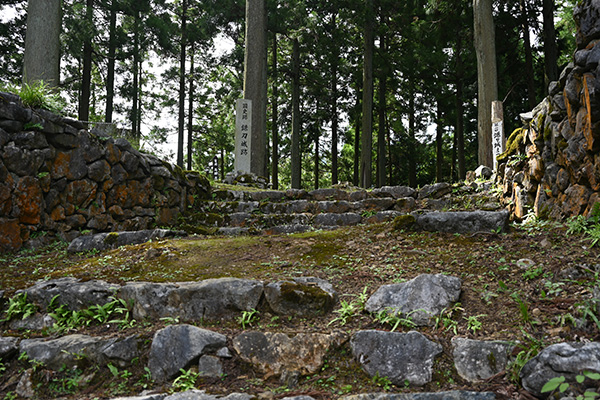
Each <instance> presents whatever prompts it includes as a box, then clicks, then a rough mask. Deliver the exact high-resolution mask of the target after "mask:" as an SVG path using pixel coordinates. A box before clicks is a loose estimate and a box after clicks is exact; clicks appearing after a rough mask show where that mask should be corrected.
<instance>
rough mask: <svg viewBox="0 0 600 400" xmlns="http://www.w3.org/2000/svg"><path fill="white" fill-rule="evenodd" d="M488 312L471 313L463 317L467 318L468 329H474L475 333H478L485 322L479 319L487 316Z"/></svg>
mask: <svg viewBox="0 0 600 400" xmlns="http://www.w3.org/2000/svg"><path fill="white" fill-rule="evenodd" d="M486 316H487V314H479V315H470V316H468V317H463V318H464V319H465V320H467V329H468V330H470V331H473V333H477V331H478V330H480V329H481V328H483V323H482V322H481V321H480V320H479V318H481V317H486Z"/></svg>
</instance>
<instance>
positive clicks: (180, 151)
mask: <svg viewBox="0 0 600 400" xmlns="http://www.w3.org/2000/svg"><path fill="white" fill-rule="evenodd" d="M186 20H187V0H183V1H182V3H181V42H180V43H181V44H180V49H179V51H180V52H179V120H178V122H179V125H178V130H177V133H178V135H177V165H178V166H180V167H181V168H183V139H184V126H185V50H186V46H187V35H186V23H187V21H186Z"/></svg>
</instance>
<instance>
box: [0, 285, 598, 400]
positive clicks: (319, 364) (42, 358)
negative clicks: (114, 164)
mask: <svg viewBox="0 0 600 400" xmlns="http://www.w3.org/2000/svg"><path fill="white" fill-rule="evenodd" d="M113 286H114V285H109V284H104V283H103V282H101V281H95V282H81V281H79V280H76V279H73V278H63V279H59V280H54V281H45V282H40V283H38V284H36V285H35V286H34V287H31V288H28V289H26V290H25V291H26V293H28V295H29V296H28V299H31V300H32V301H35V303H36V304H37V305H38V306H40V307H43V308H46V307H48V304H49V303H50V300H51V299H54V301H57V302H58V303H59V304H62V305H64V306H66V307H68V308H69V309H72V310H75V309H82V308H83V307H85V306H86V305H89V304H93V303H98V302H100V303H102V302H103V301H104V302H106V301H109V300H110V297H107V295H108V293H115V290H117V296H119V298H121V299H123V300H125V301H127V302H128V303H129V302H131V304H132V305H131V313H132V316H133V317H135V318H136V319H138V320H145V321H157V320H158V319H165V318H177V319H179V318H181V319H183V320H189V321H198V320H202V321H203V320H205V319H208V320H218V319H220V318H222V317H226V318H227V319H234V318H236V316H239V315H240V312H242V311H243V310H245V311H250V310H255V309H257V308H260V306H259V303H260V302H261V299H263V298H264V299H265V300H264V301H265V302H267V303H268V304H269V310H270V312H272V313H274V314H275V315H281V316H290V315H293V316H298V317H302V318H327V319H328V318H330V317H329V315H328V313H329V312H330V311H331V310H332V309H333V308H334V307H335V304H336V301H337V298H338V297H337V293H335V291H334V290H333V287H332V285H331V284H330V283H328V282H326V281H324V280H321V279H319V278H314V277H302V278H294V279H290V280H286V281H280V282H273V283H268V284H267V283H263V282H260V281H250V280H241V279H231V278H224V279H207V280H205V281H200V282H181V283H148V282H130V283H127V284H125V285H123V286H120V287H119V288H115V287H113ZM461 286H462V284H461V281H460V279H459V278H456V277H451V276H447V275H443V274H438V275H427V274H424V275H420V276H418V277H416V278H414V279H413V280H411V281H408V282H404V283H399V284H392V285H382V286H381V287H380V288H379V290H378V291H376V292H375V293H374V294H373V295H372V296H371V297H370V298H369V299H368V300H367V303H366V305H365V310H366V311H369V312H373V313H376V312H377V310H378V309H379V308H381V309H384V310H390V312H392V311H394V310H397V312H399V313H402V314H403V315H413V314H414V312H415V311H419V312H423V313H425V314H423V315H422V317H423V318H422V319H421V318H420V317H419V318H417V317H414V318H413V322H414V324H415V327H414V329H418V327H419V326H425V325H430V324H431V317H432V316H436V315H438V314H439V312H440V311H439V310H440V309H442V310H444V309H446V307H448V306H449V305H450V304H451V303H454V302H456V301H457V300H458V298H459V296H460V292H461ZM290 292H293V293H294V296H291V297H290V295H289V293H290ZM75 293H76V294H78V296H77V298H75V297H74V296H73V294H75ZM57 295H58V297H57ZM398 299H411V300H414V301H413V304H411V305H410V306H409V307H410V309H406V308H405V307H406V304H405V302H404V301H399V302H398ZM263 307H264V305H263ZM263 312H264V313H265V314H266V313H267V310H263ZM225 332H230V333H229V335H227V334H223V333H221V332H219V328H218V325H217V326H216V327H215V328H213V329H211V330H209V329H204V328H201V327H197V326H194V325H189V324H185V323H183V324H181V323H179V322H177V323H176V324H174V325H168V326H166V327H164V328H161V329H158V330H156V331H155V332H154V333H153V337H152V339H151V340H145V339H144V338H143V337H140V336H139V335H128V334H127V333H122V334H112V335H110V336H100V335H98V336H97V335H83V334H68V335H62V336H60V335H59V336H56V335H55V336H53V337H51V338H34V339H29V338H23V339H21V338H18V337H0V357H1V358H2V360H3V361H5V362H9V361H10V360H13V359H16V357H18V355H19V354H23V353H25V354H26V355H27V357H28V360H31V361H35V362H37V363H38V365H39V366H38V367H36V368H39V369H44V370H47V371H48V373H49V374H52V371H62V370H64V369H65V368H69V369H75V368H77V369H80V370H85V369H86V368H87V367H88V366H89V365H90V361H92V363H93V364H92V365H94V366H95V367H96V368H97V367H100V368H105V367H106V366H108V365H113V366H118V367H119V368H129V367H130V366H131V365H133V363H135V362H139V360H140V355H141V354H146V353H147V354H148V364H147V368H148V369H147V370H148V371H149V372H150V374H151V375H152V378H153V385H154V388H155V389H158V392H156V394H153V395H152V396H153V397H150V398H162V399H204V397H197V396H202V394H201V393H200V392H188V393H187V394H177V395H168V394H162V393H161V392H164V389H165V387H166V386H165V384H166V383H168V382H172V381H173V380H175V379H177V377H178V376H180V374H181V370H182V369H185V370H187V369H189V368H191V367H192V366H194V368H197V369H198V371H199V373H201V374H202V375H204V376H205V377H208V378H222V377H223V374H224V373H236V372H237V373H239V371H240V370H238V369H236V367H235V366H234V364H238V363H244V365H245V367H244V368H251V370H252V371H253V372H252V374H253V376H257V377H264V379H268V378H269V377H279V378H280V383H281V384H282V385H285V386H288V387H292V388H293V387H294V386H295V385H297V384H298V382H299V378H300V377H302V376H311V375H315V374H319V373H320V372H321V371H322V368H323V365H324V363H325V362H326V356H327V354H328V353H329V352H330V351H331V350H333V349H339V348H344V350H343V351H342V352H341V353H340V355H341V357H343V360H344V363H345V365H353V364H355V365H356V366H357V367H358V368H359V369H358V371H360V372H357V373H358V374H364V375H365V376H367V377H370V378H371V379H376V377H379V378H382V377H385V378H386V379H387V380H388V381H389V383H390V384H394V385H396V387H399V388H403V387H413V388H415V387H417V388H418V387H420V386H423V385H425V384H428V383H430V382H432V380H433V379H434V373H444V372H446V371H447V370H446V369H444V370H443V371H442V370H440V365H439V364H436V363H435V360H436V359H437V358H439V357H441V354H446V355H450V354H451V362H452V364H453V366H454V368H455V369H456V372H457V373H458V375H459V376H460V377H461V378H462V379H463V380H464V381H465V382H467V383H473V384H478V383H480V382H482V381H485V380H486V379H489V378H492V377H494V376H498V374H500V373H502V372H503V371H505V370H506V368H507V366H508V365H509V363H510V362H511V361H514V349H515V342H512V341H508V340H506V341H499V340H472V339H466V338H462V337H459V336H454V337H452V339H451V340H450V341H440V340H439V338H437V337H435V336H433V337H431V336H429V337H428V336H426V335H424V334H423V333H421V332H419V331H417V330H411V331H409V332H390V331H382V330H372V329H369V330H356V331H348V332H344V331H340V330H331V331H329V332H302V331H300V332H293V333H292V332H287V333H284V332H279V331H269V330H266V331H254V330H243V331H241V332H236V333H231V331H230V330H229V331H228V330H227V329H226V330H225ZM234 354H235V355H236V356H235V357H234ZM599 359H600V343H598V342H589V343H556V344H552V345H550V346H548V347H545V348H544V349H541V351H540V354H539V355H538V356H536V357H534V358H532V359H531V360H529V361H527V363H526V364H525V365H524V366H523V368H522V369H521V371H520V373H519V376H520V379H521V382H522V385H523V388H524V389H525V390H527V391H528V392H529V393H531V394H533V395H534V396H537V397H540V396H541V395H542V393H541V389H542V387H543V385H544V384H545V383H547V382H548V381H549V380H550V379H552V378H555V377H556V372H555V371H556V370H558V371H561V373H562V374H564V375H565V377H566V379H567V380H568V381H569V382H571V381H572V382H574V381H575V375H576V374H578V373H580V372H581V371H584V370H590V371H597V370H600V362H599V361H598V360H599ZM406 360H410V362H409V363H407V362H406ZM442 368H446V366H442ZM23 371H24V370H21V371H14V372H13V373H18V374H20V382H19V385H18V387H21V388H23V389H22V390H23V391H22V392H21V393H19V395H21V396H23V397H35V390H36V389H33V388H36V387H39V386H36V385H35V382H34V381H33V378H32V376H33V375H32V373H31V372H27V371H24V372H23ZM244 376H247V375H244ZM233 378H235V379H244V377H242V376H240V377H238V376H234V377H233ZM15 382H16V381H15ZM26 388H31V389H30V392H26V391H25V389H26ZM26 393H28V394H29V395H27V396H26V395H25V394H26ZM425 395H426V396H427V397H424V396H425ZM171 396H179V397H171ZM232 396H233V395H232ZM386 396H391V397H389V399H390V400H397V399H415V400H422V399H427V398H430V397H429V396H431V399H440V400H442V399H457V400H462V399H465V400H479V399H481V400H491V399H494V398H495V396H494V394H493V393H488V392H483V393H478V392H443V393H437V394H433V393H432V394H420V393H412V394H401V395H398V394H393V393H390V394H380V393H378V394H375V393H364V394H354V395H351V396H346V397H341V398H342V399H347V400H371V399H373V400H384V399H387V398H388V397H386ZM398 396H400V397H398ZM411 396H413V397H411ZM144 398H148V397H130V399H144ZM234 398H235V399H236V400H240V399H248V400H249V399H250V398H252V396H250V395H246V394H237V395H235V396H234ZM207 399H208V398H207ZM211 399H212V398H211ZM214 400H216V399H214Z"/></svg>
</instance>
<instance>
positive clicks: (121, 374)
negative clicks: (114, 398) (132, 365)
mask: <svg viewBox="0 0 600 400" xmlns="http://www.w3.org/2000/svg"><path fill="white" fill-rule="evenodd" d="M107 367H108V370H109V371H110V373H111V374H112V376H113V378H115V379H114V380H113V381H112V382H111V384H110V386H111V388H112V389H113V392H114V393H115V394H118V393H124V392H126V391H127V387H128V383H129V378H130V377H131V376H132V375H133V374H132V373H131V372H129V371H127V370H126V369H124V370H123V371H119V369H118V368H117V367H115V366H114V365H112V364H110V363H109V364H108V365H107Z"/></svg>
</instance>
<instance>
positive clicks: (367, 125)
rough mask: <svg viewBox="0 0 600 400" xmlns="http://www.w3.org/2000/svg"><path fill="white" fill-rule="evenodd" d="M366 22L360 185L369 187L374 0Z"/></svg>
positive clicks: (368, 3) (368, 0)
mask: <svg viewBox="0 0 600 400" xmlns="http://www.w3.org/2000/svg"><path fill="white" fill-rule="evenodd" d="M365 3H366V19H365V20H366V22H365V28H364V62H363V64H364V65H363V104H362V110H363V112H362V121H363V123H362V138H361V161H360V185H361V186H362V187H363V188H369V187H371V185H372V179H373V178H372V174H373V172H372V169H373V167H372V158H373V154H372V148H373V52H374V47H375V43H374V42H375V41H374V33H373V0H365Z"/></svg>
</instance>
